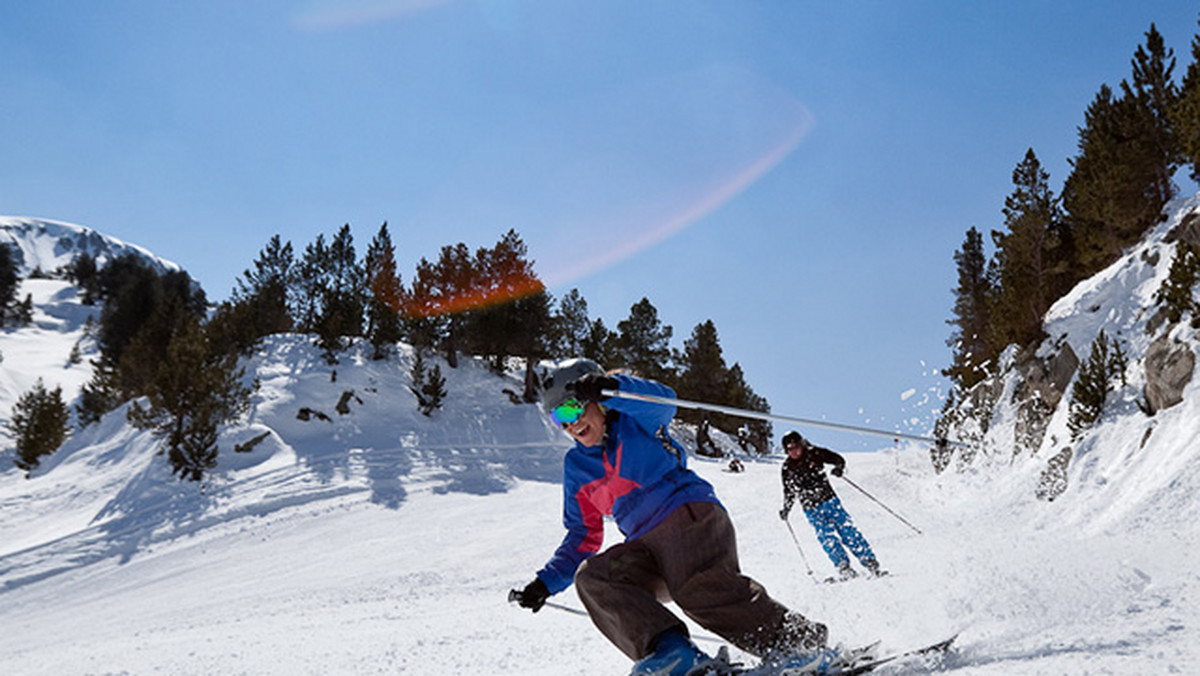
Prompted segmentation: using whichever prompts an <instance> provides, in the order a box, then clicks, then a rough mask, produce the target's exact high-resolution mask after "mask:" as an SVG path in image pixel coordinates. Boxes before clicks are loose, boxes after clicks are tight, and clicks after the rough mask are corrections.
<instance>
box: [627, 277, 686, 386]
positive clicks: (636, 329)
mask: <svg viewBox="0 0 1200 676" xmlns="http://www.w3.org/2000/svg"><path fill="white" fill-rule="evenodd" d="M671 333H672V329H671V327H670V326H665V325H663V324H662V322H660V321H659V319H658V310H657V309H656V308H655V307H654V304H653V303H651V302H650V299H649V298H642V299H641V300H640V301H638V302H637V303H634V304H633V306H632V307H631V308H629V317H628V318H627V319H624V320H622V321H621V322H618V323H617V334H618V335H619V337H620V339H619V345H620V350H621V357H622V365H623V366H624V367H625V368H628V369H630V370H632V371H633V372H634V373H636V374H638V375H641V376H642V377H644V378H649V379H651V380H657V381H659V382H661V383H666V384H671V383H672V382H673V381H674V374H673V373H672V371H671V368H670V363H671V347H670V342H671Z"/></svg>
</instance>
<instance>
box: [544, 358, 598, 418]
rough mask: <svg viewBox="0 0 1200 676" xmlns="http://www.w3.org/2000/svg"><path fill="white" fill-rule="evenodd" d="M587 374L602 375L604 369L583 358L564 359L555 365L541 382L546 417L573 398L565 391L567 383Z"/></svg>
mask: <svg viewBox="0 0 1200 676" xmlns="http://www.w3.org/2000/svg"><path fill="white" fill-rule="evenodd" d="M589 373H598V374H600V375H604V369H603V368H601V367H600V365H599V364H597V363H596V362H594V361H592V360H591V359H587V358H585V357H575V358H573V359H565V360H563V361H560V362H559V363H558V364H555V366H554V368H553V369H551V370H550V372H549V373H548V374H546V377H545V379H543V380H542V410H544V411H545V412H546V415H550V413H551V412H552V411H554V409H555V407H557V406H558V405H559V404H561V403H563V402H564V401H566V400H568V399H570V398H571V397H572V396H574V395H573V394H572V393H571V392H569V391H568V390H567V385H568V384H569V383H573V382H575V381H576V380H579V378H580V377H582V376H585V375H587V374H589Z"/></svg>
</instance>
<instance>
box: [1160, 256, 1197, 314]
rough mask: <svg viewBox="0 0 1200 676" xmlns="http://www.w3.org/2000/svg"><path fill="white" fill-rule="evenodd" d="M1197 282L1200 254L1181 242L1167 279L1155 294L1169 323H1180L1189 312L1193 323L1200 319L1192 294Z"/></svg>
mask: <svg viewBox="0 0 1200 676" xmlns="http://www.w3.org/2000/svg"><path fill="white" fill-rule="evenodd" d="M1197 281H1200V252H1198V251H1197V250H1196V247H1195V246H1193V245H1191V244H1189V243H1187V242H1183V241H1181V242H1179V243H1178V244H1176V249H1175V258H1174V259H1173V260H1172V261H1171V269H1170V270H1169V271H1168V272H1167V278H1166V279H1165V280H1163V284H1162V286H1161V287H1159V289H1158V291H1157V292H1155V294H1154V302H1156V303H1158V304H1160V305H1162V306H1163V308H1164V309H1165V310H1166V312H1167V319H1168V321H1170V322H1171V323H1175V322H1178V321H1179V320H1181V319H1183V316H1184V315H1185V314H1187V313H1188V312H1191V313H1192V321H1193V323H1194V322H1196V321H1197V320H1198V319H1200V306H1198V304H1197V303H1196V300H1195V297H1194V295H1193V293H1192V289H1193V288H1195V286H1196V282H1197Z"/></svg>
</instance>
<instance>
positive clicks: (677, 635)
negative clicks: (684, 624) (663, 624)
mask: <svg viewBox="0 0 1200 676" xmlns="http://www.w3.org/2000/svg"><path fill="white" fill-rule="evenodd" d="M711 662H712V660H711V658H709V656H708V655H705V654H704V653H703V652H701V651H700V649H699V648H697V647H696V644H695V643H692V639H690V638H688V637H687V634H684V633H683V632H682V631H679V630H678V629H670V630H668V631H665V632H663V633H662V634H661V635H659V637H658V638H657V639H656V640H655V642H654V652H652V653H650V654H649V655H647V656H646V657H643V658H642V659H640V660H638V661H637V663H636V664H634V665H633V671H631V672H630V676H687V674H688V673H689V672H691V671H692V670H693V669H697V668H698V667H703V666H705V665H706V664H709V663H711Z"/></svg>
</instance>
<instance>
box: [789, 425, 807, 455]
mask: <svg viewBox="0 0 1200 676" xmlns="http://www.w3.org/2000/svg"><path fill="white" fill-rule="evenodd" d="M797 445H798V446H800V448H803V449H807V448H808V447H809V443H808V439H805V438H804V437H802V436H800V433H799V432H797V431H795V430H792V431H791V432H788V433H787V434H785V435H783V450H785V451H786V450H787V448H788V446H797Z"/></svg>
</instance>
